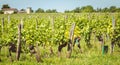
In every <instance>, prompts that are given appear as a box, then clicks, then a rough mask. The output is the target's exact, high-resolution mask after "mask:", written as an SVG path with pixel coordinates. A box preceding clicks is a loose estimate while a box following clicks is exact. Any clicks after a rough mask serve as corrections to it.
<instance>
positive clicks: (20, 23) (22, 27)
mask: <svg viewBox="0 0 120 65" xmlns="http://www.w3.org/2000/svg"><path fill="white" fill-rule="evenodd" d="M20 24H21V30H22V29H23V25H24V24H23V19H22V18H21V22H20Z"/></svg>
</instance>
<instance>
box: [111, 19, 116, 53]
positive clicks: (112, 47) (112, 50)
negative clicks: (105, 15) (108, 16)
mask: <svg viewBox="0 0 120 65" xmlns="http://www.w3.org/2000/svg"><path fill="white" fill-rule="evenodd" d="M115 24H116V22H115V18H114V17H113V18H112V27H113V39H112V41H111V51H110V53H111V54H112V53H113V52H114V44H115V39H114V37H115Z"/></svg>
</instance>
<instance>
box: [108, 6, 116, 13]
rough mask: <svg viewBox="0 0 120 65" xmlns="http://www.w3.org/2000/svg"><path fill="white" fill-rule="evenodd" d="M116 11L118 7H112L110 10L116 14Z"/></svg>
mask: <svg viewBox="0 0 120 65" xmlns="http://www.w3.org/2000/svg"><path fill="white" fill-rule="evenodd" d="M116 10H117V8H116V6H111V7H110V8H109V11H110V12H116Z"/></svg>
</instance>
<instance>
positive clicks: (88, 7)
mask: <svg viewBox="0 0 120 65" xmlns="http://www.w3.org/2000/svg"><path fill="white" fill-rule="evenodd" d="M81 12H89V13H90V12H94V9H93V7H92V6H90V5H88V6H84V7H82V8H81Z"/></svg>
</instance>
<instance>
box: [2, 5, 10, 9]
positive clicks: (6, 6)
mask: <svg viewBox="0 0 120 65" xmlns="http://www.w3.org/2000/svg"><path fill="white" fill-rule="evenodd" d="M4 8H10V6H9V5H8V4H4V5H2V9H4Z"/></svg>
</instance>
